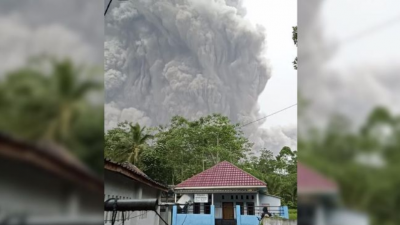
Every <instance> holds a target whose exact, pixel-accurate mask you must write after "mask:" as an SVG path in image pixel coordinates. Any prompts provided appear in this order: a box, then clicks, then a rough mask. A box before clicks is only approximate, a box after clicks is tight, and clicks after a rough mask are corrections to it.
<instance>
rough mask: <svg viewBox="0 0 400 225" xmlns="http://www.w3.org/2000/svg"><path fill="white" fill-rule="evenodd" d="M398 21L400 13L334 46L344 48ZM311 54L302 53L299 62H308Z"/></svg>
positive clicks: (399, 20)
mask: <svg viewBox="0 0 400 225" xmlns="http://www.w3.org/2000/svg"><path fill="white" fill-rule="evenodd" d="M398 22H400V15H397V16H396V17H394V18H392V19H390V20H386V21H385V22H382V23H379V24H377V25H374V26H370V27H369V28H366V29H364V30H362V31H359V32H357V33H355V34H353V35H349V36H348V37H345V38H343V39H342V40H339V41H338V42H337V43H335V44H334V45H335V46H334V47H335V48H338V49H339V48H343V47H344V46H346V45H349V44H352V43H353V42H355V41H356V40H359V39H362V38H365V37H368V36H370V35H372V34H374V33H377V32H380V31H382V30H384V29H387V28H389V27H391V26H393V25H395V24H396V23H398ZM300 45H301V44H300ZM311 55H313V53H311V52H306V53H303V54H302V55H300V56H299V57H298V58H299V60H301V63H299V64H300V65H301V64H304V63H306V62H307V61H308V60H310V59H311Z"/></svg>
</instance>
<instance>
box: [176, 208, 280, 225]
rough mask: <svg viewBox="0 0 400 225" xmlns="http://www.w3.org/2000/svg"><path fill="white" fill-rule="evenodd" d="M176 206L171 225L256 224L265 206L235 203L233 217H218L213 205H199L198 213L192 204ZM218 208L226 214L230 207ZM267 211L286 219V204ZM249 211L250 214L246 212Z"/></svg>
mask: <svg viewBox="0 0 400 225" xmlns="http://www.w3.org/2000/svg"><path fill="white" fill-rule="evenodd" d="M178 207H179V206H173V210H172V225H185V224H186V225H189V224H190V225H258V224H259V218H260V216H261V213H262V208H263V207H265V206H255V207H253V209H251V208H250V209H248V208H247V209H246V207H243V208H242V207H241V205H236V206H235V208H232V212H231V213H232V214H233V215H232V216H233V218H226V217H225V218H224V217H223V216H222V218H221V217H218V213H217V208H216V206H215V205H206V204H202V205H200V209H199V212H200V213H197V211H196V210H197V208H196V209H195V206H194V205H190V206H188V207H187V208H184V209H178ZM207 208H208V209H207ZM274 208H275V209H274ZM220 210H221V211H222V212H225V214H226V213H230V212H228V211H230V210H231V208H230V207H228V208H222V209H220ZM178 211H179V212H178ZM269 211H270V212H271V213H272V214H275V215H276V216H280V217H282V218H286V219H288V208H287V206H276V207H271V206H270V207H269ZM195 212H196V213H195ZM249 212H250V214H248V213H249ZM253 212H254V214H253ZM223 214H224V213H223Z"/></svg>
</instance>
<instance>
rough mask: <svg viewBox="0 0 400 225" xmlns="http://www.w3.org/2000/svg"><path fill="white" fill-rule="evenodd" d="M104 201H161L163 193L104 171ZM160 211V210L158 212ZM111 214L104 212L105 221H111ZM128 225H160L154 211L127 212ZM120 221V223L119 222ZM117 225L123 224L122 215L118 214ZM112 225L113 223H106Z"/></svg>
mask: <svg viewBox="0 0 400 225" xmlns="http://www.w3.org/2000/svg"><path fill="white" fill-rule="evenodd" d="M104 194H105V195H104V199H109V198H119V199H146V198H157V199H159V200H160V198H161V192H160V191H159V190H157V189H155V188H153V187H150V186H147V185H144V184H141V183H139V182H137V181H134V180H132V179H130V178H128V177H125V176H123V175H121V174H118V173H115V172H111V171H108V170H105V171H104ZM158 211H159V210H158ZM110 218H111V212H108V213H106V212H104V220H110ZM125 218H128V219H125V224H126V225H158V224H159V218H158V216H157V215H156V214H155V213H154V212H152V211H136V212H125ZM118 220H120V221H118ZM117 221H118V222H116V223H115V224H116V225H119V224H122V213H118V214H117ZM104 224H111V222H108V223H104Z"/></svg>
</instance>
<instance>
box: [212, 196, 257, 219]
mask: <svg viewBox="0 0 400 225" xmlns="http://www.w3.org/2000/svg"><path fill="white" fill-rule="evenodd" d="M222 196H223V197H224V199H222ZM236 196H237V199H236ZM232 198H233V199H232ZM253 198H254V199H253ZM222 202H233V207H234V208H235V207H236V203H237V202H243V203H244V206H245V212H244V213H245V214H247V204H246V203H247V202H253V203H254V205H255V206H257V194H256V193H254V194H247V193H246V194H214V205H215V218H217V219H222ZM255 210H257V208H256V209H255ZM234 215H235V218H236V210H234Z"/></svg>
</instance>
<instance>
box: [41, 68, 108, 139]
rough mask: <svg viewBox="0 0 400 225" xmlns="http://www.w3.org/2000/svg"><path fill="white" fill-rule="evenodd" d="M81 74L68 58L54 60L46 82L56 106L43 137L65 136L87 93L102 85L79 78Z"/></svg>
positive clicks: (79, 69) (61, 137) (55, 137)
mask: <svg viewBox="0 0 400 225" xmlns="http://www.w3.org/2000/svg"><path fill="white" fill-rule="evenodd" d="M81 74H82V69H81V68H77V67H75V66H74V65H73V63H72V62H71V61H70V60H64V61H60V62H56V61H54V63H53V65H52V73H51V76H49V77H48V79H49V82H48V83H49V84H50V89H51V90H50V93H49V94H53V95H54V96H55V97H56V98H57V106H56V113H55V114H54V117H53V118H50V119H51V121H50V123H49V124H48V126H47V129H46V131H45V133H44V138H45V139H49V140H54V139H57V138H60V139H65V138H67V137H68V135H69V132H70V126H71V124H72V120H73V117H74V116H75V115H76V114H77V113H78V111H79V110H80V106H81V105H82V102H83V100H84V99H85V97H86V96H87V94H88V93H89V92H90V91H92V90H95V89H99V88H101V87H102V85H100V83H98V82H94V81H92V80H84V79H81V78H82V77H81V76H80V75H81ZM57 136H58V137H57Z"/></svg>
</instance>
